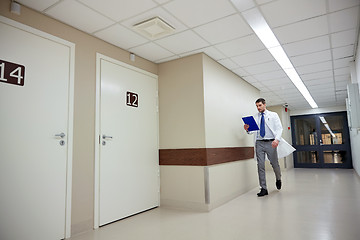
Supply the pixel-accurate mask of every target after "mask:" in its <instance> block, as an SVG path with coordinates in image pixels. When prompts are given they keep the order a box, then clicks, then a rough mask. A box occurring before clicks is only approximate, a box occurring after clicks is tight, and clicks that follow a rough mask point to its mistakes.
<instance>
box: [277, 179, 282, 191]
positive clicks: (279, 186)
mask: <svg viewBox="0 0 360 240" xmlns="http://www.w3.org/2000/svg"><path fill="white" fill-rule="evenodd" d="M276 188H277V189H278V190H280V189H281V180H276Z"/></svg>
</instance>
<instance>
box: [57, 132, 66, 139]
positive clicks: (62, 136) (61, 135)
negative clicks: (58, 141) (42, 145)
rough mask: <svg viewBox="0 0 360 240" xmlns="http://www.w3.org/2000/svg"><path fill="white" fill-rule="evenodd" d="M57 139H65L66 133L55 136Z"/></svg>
mask: <svg viewBox="0 0 360 240" xmlns="http://www.w3.org/2000/svg"><path fill="white" fill-rule="evenodd" d="M55 137H59V138H64V137H65V133H63V132H62V133H59V134H55Z"/></svg>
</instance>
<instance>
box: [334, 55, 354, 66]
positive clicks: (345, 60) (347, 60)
mask: <svg viewBox="0 0 360 240" xmlns="http://www.w3.org/2000/svg"><path fill="white" fill-rule="evenodd" d="M352 61H353V58H352V57H348V58H342V59H337V60H334V68H342V67H348V66H350V62H352Z"/></svg>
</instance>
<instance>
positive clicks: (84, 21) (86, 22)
mask: <svg viewBox="0 0 360 240" xmlns="http://www.w3.org/2000/svg"><path fill="white" fill-rule="evenodd" d="M46 14H48V15H50V16H51V17H53V18H55V19H58V20H59V21H61V22H64V23H67V24H69V25H71V26H74V27H75V28H77V29H80V30H82V31H84V32H87V33H92V32H95V31H97V30H99V29H102V28H105V27H107V26H110V25H112V24H114V23H115V22H113V21H111V20H110V19H108V18H106V17H104V16H102V15H101V14H99V13H97V12H95V11H93V10H92V9H90V8H88V7H86V6H84V5H83V4H80V3H78V2H76V1H71V0H64V1H61V2H60V3H59V4H57V5H56V6H54V7H52V8H50V9H48V10H47V11H46Z"/></svg>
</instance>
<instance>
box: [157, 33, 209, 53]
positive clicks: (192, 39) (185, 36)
mask: <svg viewBox="0 0 360 240" xmlns="http://www.w3.org/2000/svg"><path fill="white" fill-rule="evenodd" d="M155 42H156V43H157V44H159V45H160V46H163V47H164V48H166V49H168V50H169V51H171V52H173V53H176V54H182V53H186V52H191V51H194V50H196V49H200V48H204V47H207V46H209V44H208V43H207V42H205V41H204V40H203V39H202V38H200V37H199V36H198V35H196V34H195V33H194V32H193V31H191V30H188V31H185V32H181V33H178V34H174V35H171V36H170V37H166V38H162V39H159V40H156V41H155Z"/></svg>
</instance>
